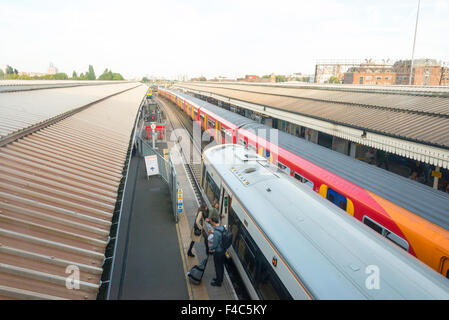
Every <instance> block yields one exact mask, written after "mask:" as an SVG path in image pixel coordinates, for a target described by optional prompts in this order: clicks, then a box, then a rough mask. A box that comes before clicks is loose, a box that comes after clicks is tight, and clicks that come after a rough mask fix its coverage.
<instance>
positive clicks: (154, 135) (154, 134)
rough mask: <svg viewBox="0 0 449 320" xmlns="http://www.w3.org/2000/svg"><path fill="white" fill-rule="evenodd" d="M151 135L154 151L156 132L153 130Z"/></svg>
mask: <svg viewBox="0 0 449 320" xmlns="http://www.w3.org/2000/svg"><path fill="white" fill-rule="evenodd" d="M152 131H153V134H152V136H153V137H152V138H153V149H156V131H155V130H154V129H153V130H152Z"/></svg>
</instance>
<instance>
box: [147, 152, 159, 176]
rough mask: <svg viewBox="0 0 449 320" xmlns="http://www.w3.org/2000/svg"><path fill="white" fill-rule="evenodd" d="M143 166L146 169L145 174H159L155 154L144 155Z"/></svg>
mask: <svg viewBox="0 0 449 320" xmlns="http://www.w3.org/2000/svg"><path fill="white" fill-rule="evenodd" d="M145 167H146V169H147V176H148V177H149V176H154V175H157V174H159V166H158V163H157V155H153V156H146V157H145Z"/></svg>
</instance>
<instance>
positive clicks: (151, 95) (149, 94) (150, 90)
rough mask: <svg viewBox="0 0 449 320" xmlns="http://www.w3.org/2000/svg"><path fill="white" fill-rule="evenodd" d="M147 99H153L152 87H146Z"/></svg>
mask: <svg viewBox="0 0 449 320" xmlns="http://www.w3.org/2000/svg"><path fill="white" fill-rule="evenodd" d="M147 99H153V89H151V88H150V89H148V92H147Z"/></svg>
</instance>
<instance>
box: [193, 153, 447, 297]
mask: <svg viewBox="0 0 449 320" xmlns="http://www.w3.org/2000/svg"><path fill="white" fill-rule="evenodd" d="M231 147H232V148H237V149H238V148H240V150H244V151H243V152H244V153H247V154H250V153H252V152H251V151H250V150H248V149H244V148H242V147H241V146H236V145H234V146H231V145H227V146H217V147H213V148H209V149H208V150H206V151H205V152H204V155H203V167H202V184H201V186H202V188H203V190H204V193H205V197H207V198H209V199H210V201H216V200H218V199H219V200H220V203H221V205H220V210H221V212H223V210H225V207H226V205H228V206H229V207H230V208H229V209H228V210H227V212H226V213H227V215H226V216H227V217H228V221H227V222H225V223H228V224H229V227H230V229H231V230H232V231H233V245H232V247H231V248H232V249H231V250H230V251H231V257H232V259H234V260H235V261H236V265H237V268H238V269H239V271H240V272H241V273H242V277H243V278H244V280H245V283H246V285H247V286H249V289H250V292H251V294H252V297H253V298H256V299H257V298H262V299H267V298H269V299H277V298H281V299H287V298H290V297H291V298H294V299H304V298H306V299H307V298H312V299H366V298H368V299H404V298H405V299H416V298H418V299H421V298H426V299H427V298H431V299H434V298H437V299H438V298H441V297H442V296H444V297H445V298H444V299H447V297H449V296H448V295H447V294H448V292H449V291H447V290H448V289H449V281H447V280H445V279H444V278H443V277H441V275H439V274H437V273H436V272H435V271H433V270H432V269H430V268H429V267H427V266H425V265H424V264H422V263H421V262H419V261H418V260H416V259H415V258H413V257H411V256H410V255H408V254H405V253H403V251H401V250H397V249H395V248H394V245H392V244H390V243H389V242H386V241H384V240H382V239H381V237H380V236H379V235H378V234H376V233H375V232H373V231H372V230H371V229H369V228H367V227H366V226H363V225H362V224H360V222H358V221H356V220H353V219H352V218H349V217H347V216H346V217H347V218H345V216H344V215H341V214H340V212H342V211H341V210H340V209H338V208H337V207H335V206H333V205H331V204H329V202H327V201H324V200H320V199H323V198H322V197H319V196H318V195H316V193H312V192H309V193H307V192H306V193H305V194H304V193H303V192H304V190H308V189H307V188H305V189H304V187H302V186H300V185H299V182H296V184H297V187H294V184H293V182H294V181H293V180H294V179H292V178H287V177H288V176H286V175H284V177H285V178H283V177H282V176H283V174H282V173H278V174H277V175H276V174H275V175H274V176H277V178H275V177H273V175H271V176H270V175H269V174H267V173H265V172H263V171H264V170H265V168H264V165H261V164H260V163H257V164H251V161H237V163H231V164H229V162H228V163H227V164H226V165H221V163H220V159H221V158H220V156H216V155H214V153H216V154H218V153H220V152H221V153H222V155H221V157H223V156H225V155H226V156H228V155H229V154H230V151H229V150H230V148H231ZM220 149H221V150H220ZM228 149H229V150H228ZM252 154H253V155H255V153H252ZM239 159H241V160H243V159H244V156H240V157H239ZM248 159H250V160H251V159H252V160H254V161H253V163H256V160H257V159H256V158H252V157H249V158H248ZM259 159H261V157H259ZM259 162H260V161H259ZM257 166H258V168H257V169H256V167H257ZM285 179H287V180H285ZM285 181H287V182H286V184H284V182H285ZM289 181H290V182H289ZM287 184H288V185H289V186H288V187H286V185H287ZM267 187H268V188H269V189H270V190H269V191H270V193H269V194H266V195H265V196H264V195H263V194H264V193H266V192H267V191H268V189H267V190H265V189H266V188H267ZM250 190H254V191H250ZM296 192H297V193H296ZM271 193H273V194H275V195H272V196H271V197H270V196H269V195H270V194H271ZM250 194H251V195H250ZM312 195H313V196H312ZM302 196H304V199H303V198H302ZM228 198H229V200H228V201H224V199H228ZM283 198H285V199H286V200H287V198H288V199H289V200H288V201H287V203H291V205H290V206H288V205H282V204H281V202H282V199H283ZM270 199H271V200H270ZM309 201H312V202H311V203H315V204H314V205H313V208H312V207H309V205H308V204H309V203H310V202H309ZM293 208H294V210H293V211H292V209H293ZM275 211H276V213H275ZM328 211H329V212H328ZM284 216H285V217H288V218H287V220H283V219H282V218H283V217H284ZM273 217H276V219H274V220H273ZM291 219H293V220H291ZM314 224H316V225H314ZM292 226H293V228H292ZM321 229H323V230H321ZM324 229H326V230H324ZM303 233H304V234H305V233H307V236H306V237H303V236H302V234H303ZM331 237H334V239H333V240H331V239H330V238H331ZM328 238H329V239H328ZM310 244H312V245H311V246H309V245H310ZM351 260H352V261H353V262H354V263H351ZM342 263H343V264H342ZM360 263H362V266H360ZM369 265H376V266H378V267H379V268H380V270H381V272H382V275H383V277H382V282H383V283H381V284H380V287H381V288H383V290H385V291H382V290H380V291H379V290H365V289H364V283H365V279H364V277H361V276H362V275H363V274H364V273H363V272H361V273H358V271H360V270H363V268H364V267H368V266H369ZM340 273H341V274H340ZM348 279H350V280H349V281H346V280H348ZM384 281H385V282H384ZM267 282H268V283H267ZM357 282H358V284H357ZM431 287H433V289H430V288H431ZM440 294H441V295H442V296H440Z"/></svg>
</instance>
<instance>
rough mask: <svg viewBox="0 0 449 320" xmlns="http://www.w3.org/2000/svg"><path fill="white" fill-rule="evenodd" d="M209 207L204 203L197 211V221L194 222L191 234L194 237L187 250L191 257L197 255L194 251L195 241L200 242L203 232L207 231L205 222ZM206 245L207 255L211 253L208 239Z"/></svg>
mask: <svg viewBox="0 0 449 320" xmlns="http://www.w3.org/2000/svg"><path fill="white" fill-rule="evenodd" d="M206 209H207V207H206V205H205V204H202V205H201V206H200V207H199V208H198V211H197V213H196V218H195V222H194V223H193V228H192V232H191V234H190V238H191V239H192V242H190V247H189V250H188V251H187V255H188V256H189V257H195V255H194V254H193V253H192V249H193V246H194V244H195V242H200V241H201V239H202V238H203V233H204V232H205V223H206V219H207V217H208V214H207V210H206ZM205 245H206V255H207V254H208V253H209V252H208V251H209V250H208V246H207V239H206V241H205Z"/></svg>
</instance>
